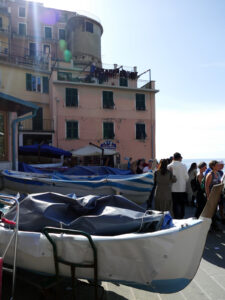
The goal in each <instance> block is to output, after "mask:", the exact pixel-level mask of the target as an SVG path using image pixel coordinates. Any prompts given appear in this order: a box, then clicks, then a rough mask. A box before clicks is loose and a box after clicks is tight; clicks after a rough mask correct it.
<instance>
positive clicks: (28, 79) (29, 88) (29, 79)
mask: <svg viewBox="0 0 225 300" xmlns="http://www.w3.org/2000/svg"><path fill="white" fill-rule="evenodd" d="M26 90H27V91H32V75H31V74H28V73H26Z"/></svg>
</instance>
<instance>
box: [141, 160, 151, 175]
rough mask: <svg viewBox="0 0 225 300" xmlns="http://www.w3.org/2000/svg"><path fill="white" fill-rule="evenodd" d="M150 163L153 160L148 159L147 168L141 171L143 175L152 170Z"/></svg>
mask: <svg viewBox="0 0 225 300" xmlns="http://www.w3.org/2000/svg"><path fill="white" fill-rule="evenodd" d="M152 163H153V159H149V161H148V164H147V166H146V167H144V169H143V173H147V172H149V171H151V170H152Z"/></svg>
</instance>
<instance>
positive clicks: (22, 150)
mask: <svg viewBox="0 0 225 300" xmlns="http://www.w3.org/2000/svg"><path fill="white" fill-rule="evenodd" d="M19 154H21V155H31V154H35V155H40V156H49V157H60V156H62V155H64V157H70V156H72V153H71V152H69V151H66V150H63V149H60V148H56V147H53V146H49V145H47V144H43V145H39V144H35V145H29V146H21V147H19Z"/></svg>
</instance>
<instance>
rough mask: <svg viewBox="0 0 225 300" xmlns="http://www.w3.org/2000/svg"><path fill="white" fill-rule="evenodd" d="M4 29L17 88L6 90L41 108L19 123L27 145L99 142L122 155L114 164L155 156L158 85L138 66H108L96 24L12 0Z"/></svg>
mask: <svg viewBox="0 0 225 300" xmlns="http://www.w3.org/2000/svg"><path fill="white" fill-rule="evenodd" d="M1 26H2V29H1V30H0V46H1V49H3V51H0V77H1V76H2V78H6V76H5V74H8V73H9V72H10V78H11V82H13V84H11V85H10V86H9V85H8V84H7V81H6V82H3V81H4V80H5V79H4V80H3V81H2V85H1V84H0V92H4V93H5V92H7V94H10V95H12V96H16V97H18V98H20V99H23V100H24V101H28V99H29V101H31V102H33V103H34V104H36V105H38V106H39V107H40V109H39V110H38V112H37V115H36V116H35V117H34V118H33V119H27V120H24V121H22V122H20V125H21V126H20V130H19V143H20V145H26V144H34V143H42V142H45V143H46V142H47V143H51V144H52V145H53V146H56V147H60V148H63V149H65V150H76V149H79V148H82V147H85V146H87V145H89V143H93V144H95V145H97V146H99V147H102V148H104V149H107V148H110V149H111V150H113V152H114V153H116V155H115V156H112V157H111V156H110V157H108V159H109V160H110V161H109V162H110V163H113V162H114V165H115V163H116V164H117V165H118V164H123V163H125V162H126V161H125V160H124V158H125V157H132V158H133V160H136V159H139V158H142V157H145V158H146V159H149V158H154V157H155V94H156V93H157V92H158V90H156V89H155V82H154V81H152V80H151V79H150V80H149V82H146V83H145V84H142V85H141V84H140V75H139V74H138V72H137V68H136V67H133V68H129V69H124V68H123V67H122V66H118V65H116V64H114V65H112V66H104V64H103V63H102V60H101V36H102V34H103V27H102V25H101V24H100V22H99V20H98V19H97V18H90V17H89V16H86V15H80V14H77V13H76V12H68V11H63V10H56V9H51V8H46V7H44V6H43V5H42V4H40V3H33V2H28V1H21V0H14V1H10V0H5V1H4V2H3V3H2V4H1V7H0V27H1ZM104 34H109V33H107V32H106V33H104ZM1 49H0V50H1ZM1 70H2V71H1ZM1 72H3V73H2V74H1ZM149 73H150V70H149ZM0 83H1V82H0ZM113 158H114V159H113ZM92 162H93V161H91V159H90V158H89V159H87V158H86V160H85V163H92Z"/></svg>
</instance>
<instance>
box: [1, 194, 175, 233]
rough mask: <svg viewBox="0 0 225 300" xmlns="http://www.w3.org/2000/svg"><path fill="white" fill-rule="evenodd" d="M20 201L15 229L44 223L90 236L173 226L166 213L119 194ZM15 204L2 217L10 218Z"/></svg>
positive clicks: (34, 227) (35, 196) (32, 228)
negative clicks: (82, 232)
mask: <svg viewBox="0 0 225 300" xmlns="http://www.w3.org/2000/svg"><path fill="white" fill-rule="evenodd" d="M19 201H20V219H19V229H20V230H23V231H38V232H40V231H42V230H43V228H44V227H45V226H52V227H63V228H69V229H75V230H82V231H85V232H87V233H89V234H92V235H118V234H124V233H131V232H137V233H138V232H151V231H156V230H160V229H164V228H169V227H172V226H173V223H172V218H171V216H170V215H169V214H167V217H165V214H163V213H160V212H156V211H155V212H154V211H148V212H146V211H145V209H144V208H142V207H140V206H138V205H137V204H135V203H133V202H131V201H129V200H128V199H126V198H125V197H123V196H118V195H109V196H93V195H89V196H85V197H80V198H76V197H75V195H61V194H55V193H40V194H30V195H27V196H23V197H22V199H20V200H19ZM15 214H16V207H12V208H11V209H10V210H9V211H8V212H7V213H6V214H5V217H6V218H7V219H9V220H14V218H15Z"/></svg>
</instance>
